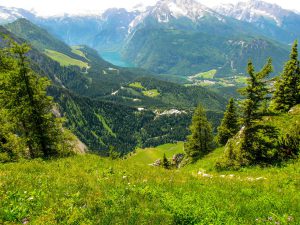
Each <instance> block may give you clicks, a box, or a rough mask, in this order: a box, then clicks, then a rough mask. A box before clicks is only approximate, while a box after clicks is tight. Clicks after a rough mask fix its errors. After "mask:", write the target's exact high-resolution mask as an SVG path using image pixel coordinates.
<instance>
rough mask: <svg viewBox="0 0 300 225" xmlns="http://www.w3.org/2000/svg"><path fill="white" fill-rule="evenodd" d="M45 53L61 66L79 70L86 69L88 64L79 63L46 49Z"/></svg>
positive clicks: (76, 60)
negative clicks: (75, 67)
mask: <svg viewBox="0 0 300 225" xmlns="http://www.w3.org/2000/svg"><path fill="white" fill-rule="evenodd" d="M45 53H46V55H47V56H49V57H50V58H51V59H53V60H55V61H57V62H58V63H59V64H60V65H61V66H79V67H80V68H88V66H89V65H88V63H86V62H83V61H80V60H78V59H73V58H71V57H69V56H67V55H65V54H62V53H60V52H57V51H53V50H49V49H46V50H45Z"/></svg>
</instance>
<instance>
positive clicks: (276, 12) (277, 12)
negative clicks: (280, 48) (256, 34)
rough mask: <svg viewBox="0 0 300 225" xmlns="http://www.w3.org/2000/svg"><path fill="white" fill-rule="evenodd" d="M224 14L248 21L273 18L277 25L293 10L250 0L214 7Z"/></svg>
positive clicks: (257, 0)
mask: <svg viewBox="0 0 300 225" xmlns="http://www.w3.org/2000/svg"><path fill="white" fill-rule="evenodd" d="M214 10H215V11H217V12H218V13H220V14H222V15H226V16H230V17H234V18H236V19H238V20H242V21H247V22H257V21H259V20H260V19H261V18H266V19H269V20H272V21H274V22H275V23H276V25H277V26H281V25H282V21H283V18H284V17H285V16H287V15H289V14H291V13H293V12H292V11H289V10H285V9H282V8H281V7H280V6H278V5H276V4H271V3H267V2H264V1H260V0H249V1H247V2H238V3H237V4H235V5H233V4H225V5H220V6H217V7H215V8H214Z"/></svg>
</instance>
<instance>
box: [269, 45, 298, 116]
mask: <svg viewBox="0 0 300 225" xmlns="http://www.w3.org/2000/svg"><path fill="white" fill-rule="evenodd" d="M275 87H276V90H275V92H274V96H273V99H274V106H275V109H276V110H278V111H283V112H287V111H288V110H289V109H290V108H291V107H293V106H294V105H296V104H300V65H299V60H298V42H297V41H295V43H294V45H293V47H292V51H291V54H290V59H289V61H287V63H286V64H285V66H284V70H283V72H282V74H281V77H280V78H279V80H278V81H277V82H276V84H275Z"/></svg>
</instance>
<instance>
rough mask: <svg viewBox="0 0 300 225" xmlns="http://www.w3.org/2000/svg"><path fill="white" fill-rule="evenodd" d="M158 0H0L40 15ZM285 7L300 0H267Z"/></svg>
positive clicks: (213, 0)
mask: <svg viewBox="0 0 300 225" xmlns="http://www.w3.org/2000/svg"><path fill="white" fill-rule="evenodd" d="M156 1H157V0H0V5H1V6H10V7H19V8H24V9H27V10H32V9H33V10H35V11H36V12H37V13H38V14H39V15H57V14H63V13H86V12H93V13H99V12H101V11H103V10H105V9H107V8H111V7H119V8H132V7H133V6H135V5H137V4H138V3H141V2H142V3H143V4H145V5H148V4H154V3H155V2H156ZM198 1H200V2H201V3H203V4H204V5H207V6H214V5H217V4H222V3H235V2H238V0H198ZM265 1H267V2H271V3H276V4H278V5H280V6H282V7H284V8H287V9H293V10H298V11H300V1H298V0H265Z"/></svg>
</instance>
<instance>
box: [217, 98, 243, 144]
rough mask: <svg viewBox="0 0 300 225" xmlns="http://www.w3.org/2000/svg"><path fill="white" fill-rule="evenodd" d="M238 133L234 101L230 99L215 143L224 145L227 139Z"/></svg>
mask: <svg viewBox="0 0 300 225" xmlns="http://www.w3.org/2000/svg"><path fill="white" fill-rule="evenodd" d="M238 131H239V124H238V115H237V112H236V106H235V103H234V99H233V98H231V99H230V100H229V103H228V105H227V107H226V111H225V113H224V117H223V120H222V122H221V125H220V126H219V127H218V135H217V141H218V143H219V144H221V145H225V144H226V143H227V141H228V139H230V138H232V137H233V136H234V135H235V134H236V133H237V132H238Z"/></svg>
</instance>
